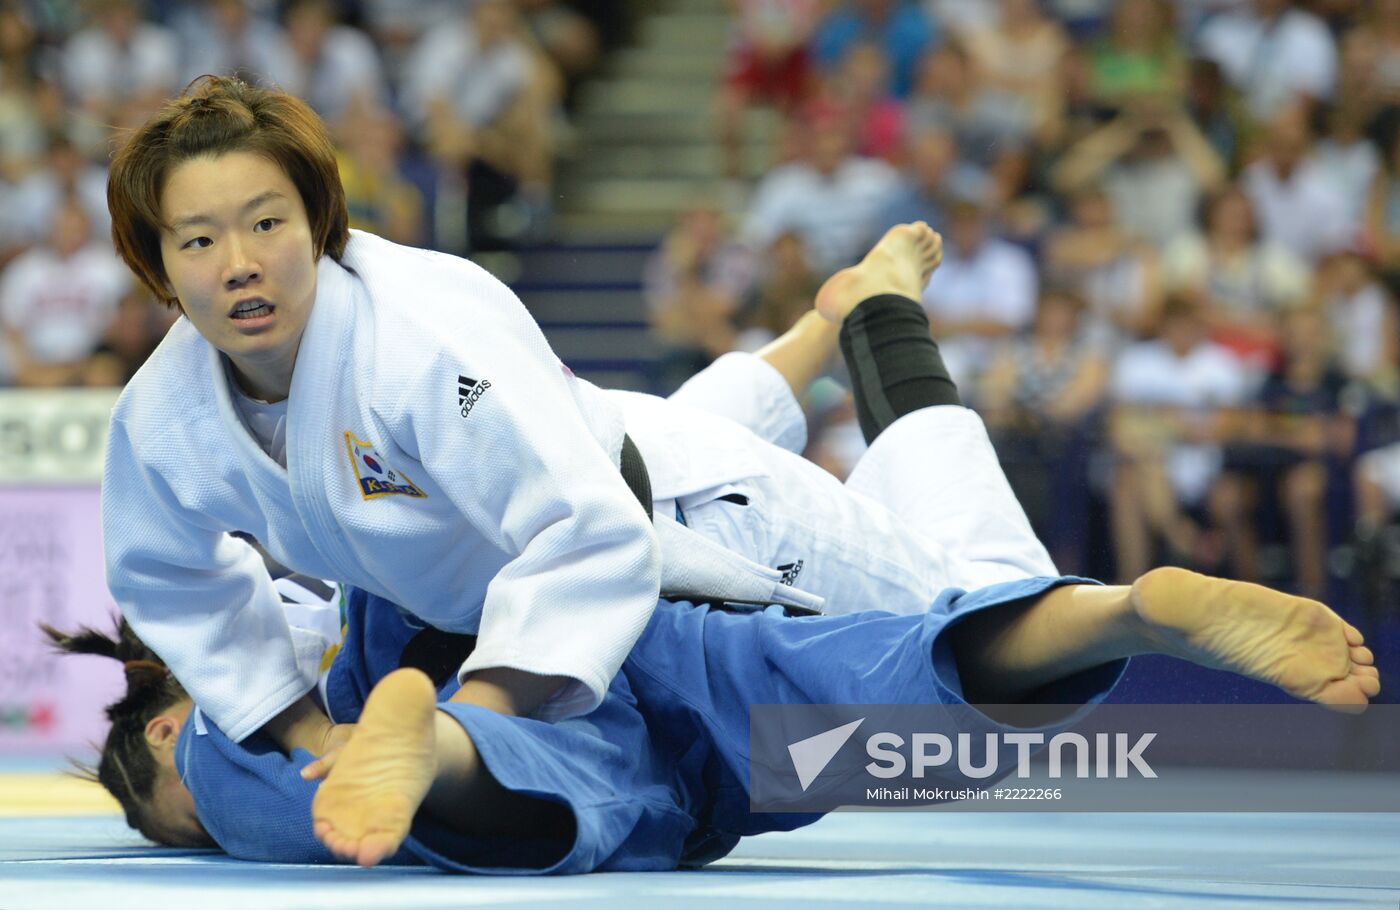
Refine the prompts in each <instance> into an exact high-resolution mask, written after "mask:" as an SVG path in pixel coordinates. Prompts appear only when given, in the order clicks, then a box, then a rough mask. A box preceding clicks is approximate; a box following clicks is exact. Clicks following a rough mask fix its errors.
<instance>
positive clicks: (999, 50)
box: [964, 0, 1069, 137]
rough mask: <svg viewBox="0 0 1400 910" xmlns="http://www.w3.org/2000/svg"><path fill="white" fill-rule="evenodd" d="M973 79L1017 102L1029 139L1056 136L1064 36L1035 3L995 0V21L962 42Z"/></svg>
mask: <svg viewBox="0 0 1400 910" xmlns="http://www.w3.org/2000/svg"><path fill="white" fill-rule="evenodd" d="M964 41H965V44H966V46H967V51H968V57H969V58H970V59H971V61H972V65H973V67H974V68H975V70H976V72H977V73H978V79H979V81H980V82H981V83H982V84H983V85H985V86H987V87H988V88H990V89H993V90H996V91H1000V92H1005V93H1007V94H1009V95H1014V96H1016V97H1018V98H1020V99H1021V101H1022V102H1023V103H1024V104H1025V106H1026V108H1027V109H1028V110H1029V112H1030V118H1031V123H1032V130H1033V132H1034V134H1035V135H1037V136H1041V137H1045V136H1052V135H1054V134H1056V133H1057V131H1058V129H1059V125H1060V121H1061V119H1062V117H1063V111H1062V107H1063V98H1064V91H1063V88H1062V86H1061V75H1062V70H1061V63H1062V61H1063V58H1064V55H1065V52H1066V51H1067V50H1068V49H1069V38H1068V36H1066V35H1065V32H1064V29H1062V28H1061V27H1060V25H1059V23H1057V22H1055V21H1054V20H1053V19H1050V18H1049V17H1047V16H1046V15H1045V13H1044V11H1043V10H1042V9H1041V5H1040V2H1039V0H1001V3H1000V16H999V22H998V23H996V24H994V25H987V26H985V27H982V28H976V29H972V30H970V31H969V32H968V33H967V35H966V38H965V39H964Z"/></svg>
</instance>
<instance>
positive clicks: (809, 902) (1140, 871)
mask: <svg viewBox="0 0 1400 910" xmlns="http://www.w3.org/2000/svg"><path fill="white" fill-rule="evenodd" d="M170 906H187V907H195V908H198V910H224V908H230V910H232V908H237V910H248V908H250V907H251V908H256V910H282V908H287V910H290V908H306V907H334V908H360V907H364V908H371V907H373V908H405V910H409V908H435V907H476V906H508V907H536V906H538V907H569V908H576V907H577V908H584V907H589V908H591V907H596V908H600V910H628V908H633V907H636V908H643V907H647V908H650V907H667V908H672V907H676V908H687V907H697V908H711V907H713V908H721V907H722V908H725V910H734V908H736V907H774V908H804V910H810V908H813V907H828V906H848V907H894V906H919V907H1045V908H1075V910H1095V908H1115V910H1117V908H1124V907H1133V908H1137V907H1151V908H1155V907H1171V908H1185V907H1191V908H1240V910H1244V908H1254V907H1297V908H1333V907H1335V908H1387V910H1395V908H1397V907H1400V816H1397V815H1380V814H1351V815H1342V814H1337V815H1317V814H1309V815H1302V814H1295V815H1280V814H1229V815H1226V814H1151V815H1148V814H1050V813H1018V814H1014V815H1013V814H999V815H995V816H989V815H979V814H973V813H937V814H931V813H911V812H882V813H854V812H851V813H845V812H843V813H836V814H833V815H831V816H828V817H827V818H825V819H823V820H822V821H821V822H819V823H818V824H816V825H814V826H812V827H810V828H806V829H802V830H799V831H795V832H791V833H786V834H770V835H763V836H760V837H755V838H752V839H749V840H746V841H744V842H743V843H741V844H740V846H739V848H738V849H737V850H736V851H735V852H734V853H733V854H732V855H731V856H729V857H728V858H726V859H725V860H723V861H722V862H720V863H717V864H715V865H713V866H710V867H708V868H706V869H704V870H701V871H695V872H661V873H612V874H597V875H585V876H573V877H561V878H514V879H501V878H475V877H467V876H454V875H448V874H445V873H441V872H437V871H434V870H431V869H424V868H381V869H371V870H363V869H356V868H352V867H327V866H275V865H261V864H255V863H246V862H240V861H237V860H231V859H228V858H227V857H224V856H221V855H218V854H213V853H206V852H202V851H191V850H172V849H165V848H154V847H149V846H143V843H142V841H141V839H140V838H139V836H137V835H136V834H135V833H134V832H131V831H129V830H128V829H126V827H125V825H124V824H123V823H122V821H121V819H120V818H118V817H115V816H101V817H74V818H44V817H34V818H17V819H0V910H54V908H64V910H67V908H86V907H92V908H101V910H123V908H132V910H136V908H140V910H150V908H153V907H170Z"/></svg>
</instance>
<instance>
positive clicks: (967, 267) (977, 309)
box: [923, 201, 1037, 393]
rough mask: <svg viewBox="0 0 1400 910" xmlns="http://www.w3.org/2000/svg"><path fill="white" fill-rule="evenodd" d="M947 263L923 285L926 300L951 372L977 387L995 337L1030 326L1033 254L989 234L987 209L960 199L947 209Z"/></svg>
mask: <svg viewBox="0 0 1400 910" xmlns="http://www.w3.org/2000/svg"><path fill="white" fill-rule="evenodd" d="M943 239H944V247H943V264H942V265H940V266H939V267H938V270H937V271H936V272H934V273H933V278H932V279H931V280H930V281H929V283H928V287H926V288H924V295H923V304H924V309H925V310H927V311H928V314H929V322H930V323H931V324H932V326H933V337H934V338H936V339H938V345H939V347H940V349H941V350H942V352H943V360H944V362H945V363H946V364H947V365H948V372H949V374H950V375H951V376H952V377H953V380H954V381H955V382H957V384H958V387H959V388H960V389H965V390H966V391H967V392H969V393H971V392H973V391H974V390H975V389H976V387H977V381H978V379H979V378H980V376H981V374H982V372H983V371H984V370H985V369H986V368H987V367H988V366H990V364H991V360H992V357H993V355H994V353H995V350H996V342H997V341H998V340H1000V339H1004V338H1008V337H1010V336H1011V335H1012V334H1013V333H1015V332H1018V331H1020V330H1022V329H1025V328H1029V327H1030V324H1031V320H1032V319H1033V318H1034V316H1035V301H1036V284H1037V282H1036V273H1035V263H1034V262H1033V261H1032V260H1031V257H1030V255H1029V254H1028V253H1027V252H1026V251H1025V250H1023V249H1021V248H1020V247H1018V246H1013V245H1012V244H1010V243H1007V242H1006V241H1005V240H1002V239H1000V238H998V237H994V236H991V235H990V225H988V223H987V213H986V212H985V211H983V209H982V208H981V207H980V206H979V205H977V204H976V203H974V202H968V201H960V202H958V203H956V204H954V205H953V207H952V209H951V210H950V211H949V213H948V227H947V230H946V231H944V233H943Z"/></svg>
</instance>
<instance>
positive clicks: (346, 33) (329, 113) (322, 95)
mask: <svg viewBox="0 0 1400 910" xmlns="http://www.w3.org/2000/svg"><path fill="white" fill-rule="evenodd" d="M282 24H283V28H284V29H285V34H286V41H287V47H286V52H285V53H281V54H278V55H277V56H276V57H275V58H273V59H271V60H269V66H270V69H269V70H268V72H267V73H266V76H267V77H268V78H269V79H271V81H273V82H275V83H276V84H277V85H279V86H280V87H282V88H283V89H285V90H286V91H288V92H291V93H292V94H294V95H296V96H298V97H299V98H302V99H303V100H305V101H306V102H307V103H308V104H310V105H311V106H312V107H313V108H315V109H316V113H318V114H320V115H321V117H322V118H323V119H325V120H326V121H327V122H328V123H330V124H332V125H334V124H335V123H336V122H337V121H339V120H340V118H341V117H344V116H345V115H346V113H347V111H348V110H349V109H350V107H351V105H354V104H361V105H382V104H385V103H387V101H388V89H387V86H386V85H385V83H384V76H383V73H382V72H381V70H380V66H379V54H378V52H377V51H376V50H375V48H374V45H373V43H371V42H370V40H369V38H368V37H367V36H366V35H365V34H364V33H363V32H361V31H360V30H359V29H356V28H351V27H350V26H348V25H339V24H337V22H336V4H335V3H334V2H333V0H287V2H286V3H284V4H283V6H282Z"/></svg>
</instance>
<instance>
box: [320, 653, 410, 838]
mask: <svg viewBox="0 0 1400 910" xmlns="http://www.w3.org/2000/svg"><path fill="white" fill-rule="evenodd" d="M436 713H437V693H436V691H435V690H434V689H433V684H432V681H431V680H429V679H428V677H427V675H426V674H424V673H422V672H421V671H418V670H413V669H403V670H395V671H394V672H393V673H390V674H389V675H388V676H386V677H384V678H383V679H382V680H380V682H379V684H378V685H377V686H375V687H374V690H373V691H371V692H370V694H369V699H368V700H366V702H365V709H364V711H363V712H362V713H361V714H360V721H359V723H358V724H356V726H355V731H354V733H353V734H351V736H350V741H349V742H348V743H346V744H345V748H344V749H343V750H342V751H341V753H340V755H339V757H338V758H337V759H336V761H335V765H334V767H332V768H331V771H330V774H329V775H328V776H327V777H326V780H325V782H324V783H322V784H321V786H320V789H318V790H317V791H316V797H315V799H314V800H312V803H311V819H312V823H313V826H314V830H315V832H316V837H317V838H318V839H319V840H320V841H321V843H323V844H325V845H326V847H327V849H329V850H330V851H331V852H332V853H334V854H335V855H336V856H338V857H340V858H341V859H347V860H352V861H353V862H356V863H359V864H360V865H361V866H373V865H376V864H378V863H380V862H382V861H383V860H385V859H387V858H388V857H390V856H393V855H394V853H395V852H396V851H397V850H398V849H399V845H400V844H402V843H403V841H404V838H405V837H407V836H408V830H409V827H410V826H411V825H412V824H413V816H414V814H415V813H417V811H418V807H419V806H420V805H421V804H422V802H423V799H424V797H425V796H427V793H428V788H429V787H430V786H431V785H432V783H433V779H434V777H435V776H436V774H437V759H436V741H435V740H436V734H435V727H434V721H435V716H436Z"/></svg>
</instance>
